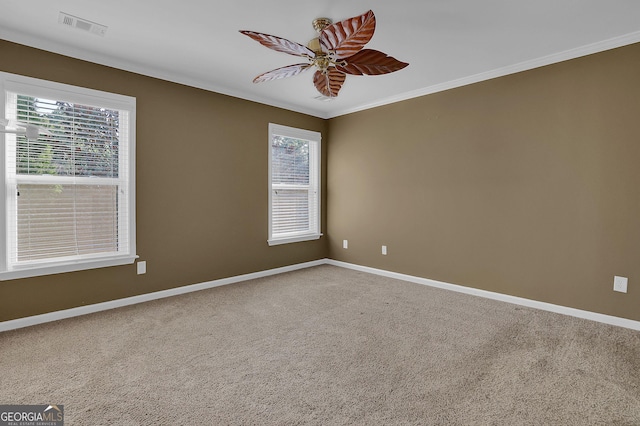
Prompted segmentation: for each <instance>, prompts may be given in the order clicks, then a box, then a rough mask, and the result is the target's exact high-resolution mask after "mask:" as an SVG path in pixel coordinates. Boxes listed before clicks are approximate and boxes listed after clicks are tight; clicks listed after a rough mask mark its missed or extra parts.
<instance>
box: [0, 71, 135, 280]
mask: <svg viewBox="0 0 640 426" xmlns="http://www.w3.org/2000/svg"><path fill="white" fill-rule="evenodd" d="M7 91H12V92H20V93H22V94H25V95H28V96H34V97H40V98H45V97H47V96H48V97H49V98H50V99H51V98H53V99H56V100H63V99H72V100H73V102H76V103H85V104H89V105H94V106H100V107H105V108H112V109H117V110H126V111H128V122H129V134H128V144H129V146H128V150H127V155H128V164H127V166H128V169H127V174H128V188H127V203H128V207H129V211H128V217H127V219H128V240H129V250H128V253H117V254H111V255H98V256H96V257H95V258H92V257H90V256H86V257H83V258H78V259H75V258H73V257H71V258H67V259H64V260H59V261H55V260H54V261H42V262H37V263H33V264H25V265H20V266H15V267H12V268H11V269H9V262H8V255H9V253H8V251H9V247H8V244H9V241H8V240H7V239H8V238H9V232H8V226H9V224H8V223H7V221H8V220H9V215H8V212H7V208H8V207H7V204H8V203H7V201H8V200H7V182H6V174H7V169H6V167H7V157H6V155H7V153H6V144H5V140H6V136H5V134H0V142H1V143H3V147H0V175H1V176H0V200H2V205H1V206H0V281H4V280H12V279H17V278H28V277H36V276H43V275H50V274H59V273H65V272H73V271H82V270H88V269H95V268H103V267H110V266H118V265H127V264H132V263H133V262H135V260H136V259H137V258H138V256H137V254H136V253H137V252H136V175H135V165H136V98H135V97H131V96H126V95H122V94H118V93H109V92H104V91H100V90H95V89H88V88H85V87H81V86H73V85H69V84H63V83H57V82H53V81H47V80H42V79H37V78H32V77H27V76H22V75H17V74H10V73H6V72H1V71H0V117H3V118H4V117H5V116H6V111H5V104H6V92H7ZM96 103H98V104H99V105H96ZM120 214H121V213H120Z"/></svg>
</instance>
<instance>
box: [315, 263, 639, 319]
mask: <svg viewBox="0 0 640 426" xmlns="http://www.w3.org/2000/svg"><path fill="white" fill-rule="evenodd" d="M326 264H328V265H334V266H340V267H342V268H347V269H353V270H356V271H361V272H367V273H370V274H375V275H381V276H384V277H388V278H394V279H398V280H402V281H409V282H412V283H416V284H423V285H428V286H430V287H437V288H441V289H445V290H451V291H456V292H458V293H465V294H471V295H473V296H480V297H485V298H487V299H493V300H499V301H501V302H508V303H513V304H516V305H522V306H527V307H529V308H535V309H540V310H543V311H549V312H555V313H558V314H563V315H569V316H572V317H577V318H583V319H587V320H591V321H597V322H601V323H605V324H611V325H615V326H618V327H624V328H630V329H632V330H639V331H640V321H634V320H630V319H626V318H620V317H614V316H611V315H604V314H598V313H596V312H590V311H583V310H580V309H574V308H568V307H566V306H560V305H553V304H551V303H546V302H539V301H537V300H531V299H525V298H522V297H516V296H509V295H507V294H502V293H494V292H492V291H486V290H479V289H477V288H472V287H464V286H461V285H456V284H449V283H445V282H442V281H435V280H430V279H427V278H420V277H416V276H413V275H405V274H400V273H397V272H390V271H385V270H383V269H375V268H370V267H368V266H360V265H354V264H352V263H346V262H340V261H337V260H331V259H327V260H326Z"/></svg>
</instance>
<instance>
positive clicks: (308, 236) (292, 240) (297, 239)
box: [267, 234, 322, 246]
mask: <svg viewBox="0 0 640 426" xmlns="http://www.w3.org/2000/svg"><path fill="white" fill-rule="evenodd" d="M320 237H322V234H304V235H296V236H291V237H280V238H275V239H271V240H267V243H269V245H270V246H277V245H280V244H289V243H299V242H302V241H312V240H318V239H320Z"/></svg>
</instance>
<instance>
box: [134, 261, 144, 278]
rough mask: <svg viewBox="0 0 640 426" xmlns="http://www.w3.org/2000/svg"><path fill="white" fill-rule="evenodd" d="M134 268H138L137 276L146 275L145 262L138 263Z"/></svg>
mask: <svg viewBox="0 0 640 426" xmlns="http://www.w3.org/2000/svg"><path fill="white" fill-rule="evenodd" d="M136 266H137V267H138V275H142V274H146V273H147V262H146V261H144V260H143V261H140V262H138V263H137V264H136Z"/></svg>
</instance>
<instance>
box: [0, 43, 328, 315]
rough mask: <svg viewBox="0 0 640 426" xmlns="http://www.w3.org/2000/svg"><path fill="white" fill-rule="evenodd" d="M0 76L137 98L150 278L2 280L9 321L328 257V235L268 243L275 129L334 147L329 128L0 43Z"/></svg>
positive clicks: (0, 303) (142, 222) (140, 223)
mask: <svg viewBox="0 0 640 426" xmlns="http://www.w3.org/2000/svg"><path fill="white" fill-rule="evenodd" d="M0 71H5V72H10V73H15V74H22V75H26V76H30V77H36V78H42V79H47V80H53V81H58V82H62V83H67V84H73V85H78V86H84V87H89V88H92V89H98V90H104V91H109V92H115V93H121V94H124V95H128V96H135V97H136V98H137V123H138V127H137V141H136V142H137V150H136V151H137V185H136V186H137V228H138V229H137V243H138V254H139V255H140V258H141V260H146V261H147V271H148V272H147V274H146V275H136V268H135V266H134V265H127V266H122V267H112V268H102V269H97V270H92V271H82V272H74V273H68V274H59V275H52V276H46V277H38V278H29V279H21V280H13V281H3V282H0V321H5V320H10V319H15V318H20V317H24V316H29V315H36V314H41V313H45V312H51V311H56V310H60V309H66V308H71V307H76V306H82V305H88V304H92V303H98V302H103V301H108V300H113V299H119V298H123V297H129V296H133V295H138V294H142V293H149V292H154V291H158V290H164V289H168V288H172V287H178V286H184V285H188V284H193V283H199V282H205V281H209V280H214V279H218V278H223V277H229V276H234V275H239V274H245V273H250V272H255V271H261V270H265V269H271V268H276V267H280V266H284V265H290V264H296V263H301V262H306V261H310V260H316V259H322V258H325V257H326V256H327V253H328V249H327V243H326V238H324V237H323V238H322V239H320V240H319V241H314V242H305V243H297V244H287V245H281V246H274V247H269V246H268V245H267V233H268V223H267V220H268V217H267V203H268V192H267V166H268V165H267V161H268V160H267V158H268V157H267V156H268V139H267V137H268V123H269V122H274V123H277V124H282V125H286V126H293V127H301V128H305V129H309V130H315V131H320V132H322V133H323V135H324V137H325V138H326V133H327V122H326V121H325V120H321V119H318V118H314V117H310V116H307V115H304V114H298V113H294V112H290V111H285V110H282V109H278V108H273V107H268V106H265V105H260V104H257V103H253V102H248V101H244V100H240V99H236V98H232V97H228V96H223V95H219V94H215V93H211V92H207V91H204V90H199V89H194V88H190V87H186V86H182V85H179V84H174V83H169V82H166V81H162V80H158V79H153V78H149V77H144V76H140V75H137V74H132V73H128V72H124V71H120V70H116V69H113V68H108V67H103V66H99V65H95V64H91V63H88V62H83V61H78V60H74V59H70V58H67V57H64V56H60V55H56V54H52V53H47V52H43V51H40V50H36V49H31V48H27V47H24V46H20V45H17V44H13V43H8V42H6V41H2V40H0ZM326 147H327V144H326V143H323V151H324V152H323V160H324V159H326ZM323 164H325V165H326V161H323ZM324 167H325V168H324V170H323V172H322V175H323V177H326V175H327V174H326V166H324ZM323 186H324V188H326V181H325V182H324V185H323ZM323 194H326V191H324V190H323ZM325 201H326V199H325V200H323V203H322V204H323V206H326V202H325ZM322 229H323V232H324V231H325V230H326V214H324V213H323V227H322Z"/></svg>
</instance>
